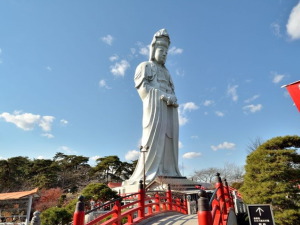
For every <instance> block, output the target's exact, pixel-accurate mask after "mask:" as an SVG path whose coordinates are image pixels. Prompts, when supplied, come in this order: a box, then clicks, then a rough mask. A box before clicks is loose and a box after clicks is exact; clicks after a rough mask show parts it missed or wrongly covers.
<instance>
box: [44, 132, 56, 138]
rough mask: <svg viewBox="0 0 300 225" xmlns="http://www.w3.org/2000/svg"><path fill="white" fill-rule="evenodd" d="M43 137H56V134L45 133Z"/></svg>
mask: <svg viewBox="0 0 300 225" xmlns="http://www.w3.org/2000/svg"><path fill="white" fill-rule="evenodd" d="M41 135H42V136H43V137H46V138H49V139H50V138H54V135H53V134H50V133H43V134H41Z"/></svg>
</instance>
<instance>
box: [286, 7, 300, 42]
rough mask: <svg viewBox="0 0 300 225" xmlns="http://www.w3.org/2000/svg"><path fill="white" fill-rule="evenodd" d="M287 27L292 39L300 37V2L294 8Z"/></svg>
mask: <svg viewBox="0 0 300 225" xmlns="http://www.w3.org/2000/svg"><path fill="white" fill-rule="evenodd" d="M286 29H287V33H288V35H289V37H290V38H291V39H292V40H296V39H300V2H299V3H298V4H297V5H296V6H295V7H294V8H293V9H292V11H291V13H290V16H289V19H288V22H287V24H286Z"/></svg>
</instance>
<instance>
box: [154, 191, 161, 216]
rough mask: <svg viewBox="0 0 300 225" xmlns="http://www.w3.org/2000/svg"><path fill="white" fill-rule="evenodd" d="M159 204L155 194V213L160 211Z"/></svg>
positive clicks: (157, 196) (157, 195)
mask: <svg viewBox="0 0 300 225" xmlns="http://www.w3.org/2000/svg"><path fill="white" fill-rule="evenodd" d="M159 203H160V199H159V194H158V193H156V194H155V212H159V211H160V206H159Z"/></svg>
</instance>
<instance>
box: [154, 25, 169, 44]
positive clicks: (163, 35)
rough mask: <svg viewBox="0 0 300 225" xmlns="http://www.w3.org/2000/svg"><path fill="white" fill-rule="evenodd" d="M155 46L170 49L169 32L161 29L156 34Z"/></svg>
mask: <svg viewBox="0 0 300 225" xmlns="http://www.w3.org/2000/svg"><path fill="white" fill-rule="evenodd" d="M152 43H154V44H155V45H163V46H165V47H167V48H168V47H169V45H170V37H169V34H168V31H167V30H166V29H160V30H159V31H157V32H156V33H155V34H154V37H153V41H152Z"/></svg>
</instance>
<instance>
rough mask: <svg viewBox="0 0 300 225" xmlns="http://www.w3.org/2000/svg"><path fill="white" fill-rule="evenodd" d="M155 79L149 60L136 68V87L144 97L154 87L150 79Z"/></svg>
mask: <svg viewBox="0 0 300 225" xmlns="http://www.w3.org/2000/svg"><path fill="white" fill-rule="evenodd" d="M152 79H153V75H152V73H151V65H150V63H149V62H143V63H141V64H140V65H138V67H137V68H136V71H135V76H134V82H135V87H136V88H137V90H138V93H139V95H140V97H141V98H142V99H144V98H145V97H146V96H147V95H148V93H149V92H150V91H151V89H154V87H152V86H151V84H150V81H151V80H152Z"/></svg>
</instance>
